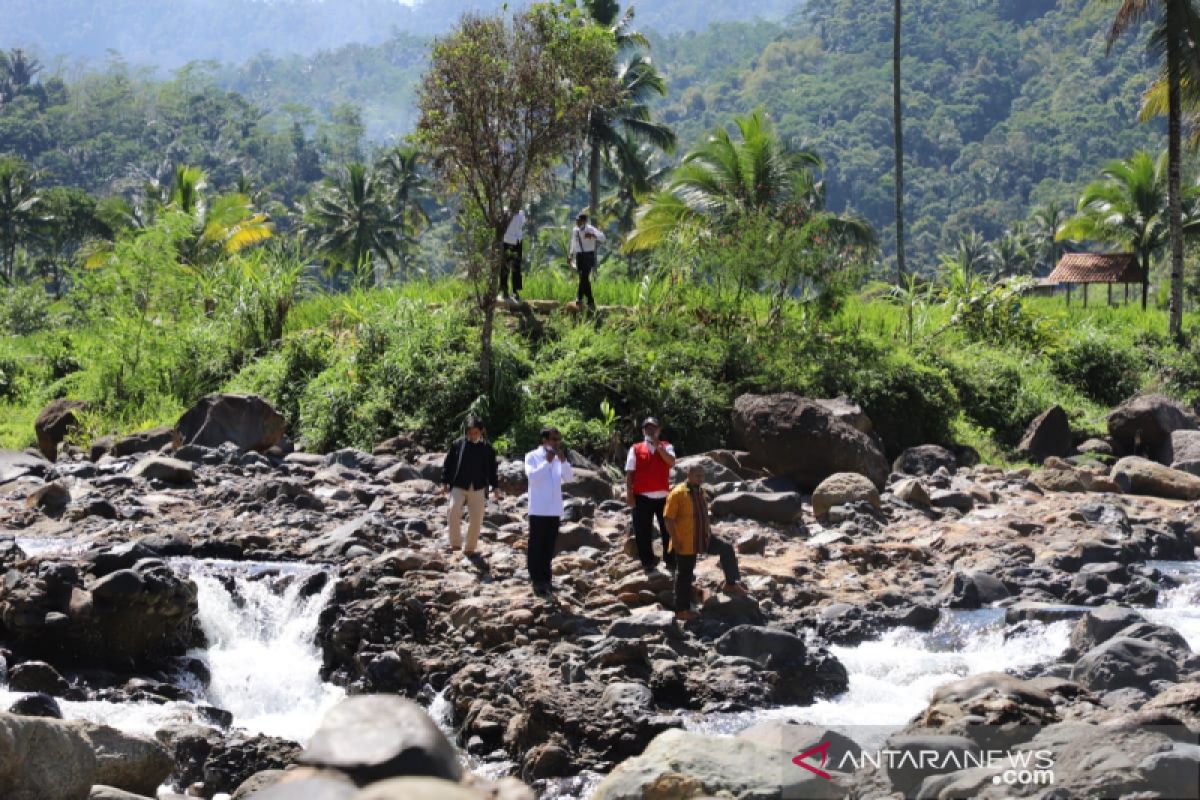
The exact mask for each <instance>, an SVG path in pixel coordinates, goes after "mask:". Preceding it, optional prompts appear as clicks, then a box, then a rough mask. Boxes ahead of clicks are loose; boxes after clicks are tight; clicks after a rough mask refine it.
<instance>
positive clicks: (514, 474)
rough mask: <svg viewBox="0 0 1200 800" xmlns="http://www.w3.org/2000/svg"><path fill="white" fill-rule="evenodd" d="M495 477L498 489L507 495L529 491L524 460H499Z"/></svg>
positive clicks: (517, 494)
mask: <svg viewBox="0 0 1200 800" xmlns="http://www.w3.org/2000/svg"><path fill="white" fill-rule="evenodd" d="M496 477H497V479H498V480H499V481H500V491H502V492H504V493H505V494H507V495H511V496H513V497H517V496H519V495H522V494H525V492H527V491H529V477H528V476H527V475H526V474H525V462H523V461H502V462H500V467H499V469H497V470H496ZM438 480H441V478H439V479H438Z"/></svg>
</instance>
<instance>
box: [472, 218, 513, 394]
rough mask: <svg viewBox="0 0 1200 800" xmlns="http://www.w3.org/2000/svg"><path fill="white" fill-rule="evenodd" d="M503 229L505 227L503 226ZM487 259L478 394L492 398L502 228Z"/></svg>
mask: <svg viewBox="0 0 1200 800" xmlns="http://www.w3.org/2000/svg"><path fill="white" fill-rule="evenodd" d="M504 227H507V225H505V226H504ZM489 255H490V258H489V259H488V268H487V270H488V274H487V278H486V279H485V289H484V293H483V297H482V298H481V299H482V303H483V327H482V328H481V329H480V333H479V387H480V394H482V395H484V396H485V397H487V398H489V399H490V398H491V396H492V331H493V329H494V328H495V323H496V291H497V290H498V289H499V288H500V269H501V268H502V266H503V263H504V228H499V229H497V230H496V232H495V236H494V239H493V241H492V252H491V253H490V254H489Z"/></svg>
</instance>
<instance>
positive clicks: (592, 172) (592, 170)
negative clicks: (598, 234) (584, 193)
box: [588, 142, 600, 227]
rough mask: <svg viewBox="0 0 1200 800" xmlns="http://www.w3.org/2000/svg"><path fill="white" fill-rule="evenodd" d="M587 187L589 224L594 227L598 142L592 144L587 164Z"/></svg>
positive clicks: (596, 209)
mask: <svg viewBox="0 0 1200 800" xmlns="http://www.w3.org/2000/svg"><path fill="white" fill-rule="evenodd" d="M588 186H589V190H590V196H589V203H588V214H589V215H590V216H591V223H592V224H593V225H595V224H596V217H597V215H598V214H599V213H600V144H599V143H598V142H592V155H591V162H590V163H589V164H588ZM597 227H598V226H597Z"/></svg>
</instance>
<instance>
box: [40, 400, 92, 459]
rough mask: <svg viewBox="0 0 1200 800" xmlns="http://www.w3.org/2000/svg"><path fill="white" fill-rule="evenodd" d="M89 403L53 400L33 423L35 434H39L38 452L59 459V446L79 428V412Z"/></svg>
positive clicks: (49, 457)
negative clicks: (68, 434) (73, 430)
mask: <svg viewBox="0 0 1200 800" xmlns="http://www.w3.org/2000/svg"><path fill="white" fill-rule="evenodd" d="M86 407H87V403H85V402H83V401H82V400H67V399H64V398H59V399H58V400H51V401H50V403H48V404H47V405H46V407H45V408H43V409H42V411H41V413H40V414H38V415H37V419H35V420H34V421H33V432H34V433H35V434H37V443H38V450H41V451H42V455H44V456H45V457H46V458H48V459H50V460H51V461H54V460H56V459H57V458H58V445H59V444H60V443H61V442H62V440H63V439H65V438H66V437H67V433H69V432H70V431H71V429H72V428H77V427H79V416H78V414H77V412H80V411H83V409H85V408H86Z"/></svg>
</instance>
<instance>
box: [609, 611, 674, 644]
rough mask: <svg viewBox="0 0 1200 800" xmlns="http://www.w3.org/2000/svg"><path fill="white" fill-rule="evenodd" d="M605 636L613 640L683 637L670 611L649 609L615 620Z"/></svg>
mask: <svg viewBox="0 0 1200 800" xmlns="http://www.w3.org/2000/svg"><path fill="white" fill-rule="evenodd" d="M605 636H608V637H609V638H612V639H642V638H650V637H661V638H664V639H678V638H681V637H682V634H681V633H680V631H679V626H678V625H676V624H675V615H674V614H672V613H671V612H670V611H659V610H654V609H647V610H642V611H638V612H637V613H634V614H630V615H629V616H628V617H623V618H621V619H618V620H614V621H613V623H612V624H611V625H609V626H608V630H607V631H606V632H605Z"/></svg>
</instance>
